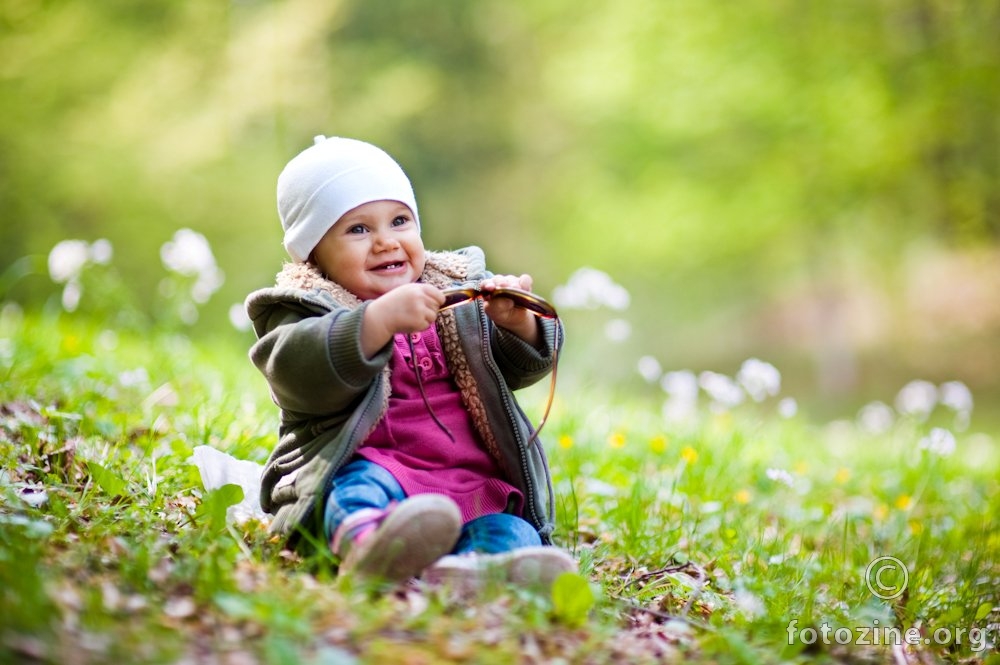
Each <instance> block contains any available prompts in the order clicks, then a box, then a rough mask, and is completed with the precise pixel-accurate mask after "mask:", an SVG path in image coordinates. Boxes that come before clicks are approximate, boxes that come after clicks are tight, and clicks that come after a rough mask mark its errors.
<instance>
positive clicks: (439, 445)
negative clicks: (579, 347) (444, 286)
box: [358, 326, 524, 522]
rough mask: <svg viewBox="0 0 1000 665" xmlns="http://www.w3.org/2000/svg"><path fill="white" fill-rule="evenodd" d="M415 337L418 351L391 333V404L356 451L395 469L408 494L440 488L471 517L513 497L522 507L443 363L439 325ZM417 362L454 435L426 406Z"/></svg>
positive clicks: (430, 395)
mask: <svg viewBox="0 0 1000 665" xmlns="http://www.w3.org/2000/svg"><path fill="white" fill-rule="evenodd" d="M410 338H411V339H412V340H413V347H414V350H415V351H416V358H411V357H410V348H409V345H408V344H407V342H406V335H404V334H399V335H396V336H395V338H394V340H393V342H394V346H393V353H392V360H391V361H390V363H391V371H392V394H391V395H390V396H389V410H388V412H387V413H386V414H385V416H384V417H383V418H382V420H380V421H379V423H378V424H377V425H376V426H375V430H374V431H372V433H371V434H370V435H369V436H368V438H367V439H366V440H365V442H364V443H363V444H362V445H361V447H360V448H359V449H358V455H359V456H361V457H363V458H365V459H367V460H369V461H371V462H374V463H375V464H378V465H379V466H381V467H382V468H384V469H385V470H387V471H388V472H389V473H391V474H392V475H393V477H394V478H395V479H396V480H397V481H398V482H399V484H400V486H401V487H402V488H403V491H404V492H406V495H407V496H413V495H414V494H425V493H437V494H444V495H445V496H448V497H450V498H452V499H454V501H455V503H457V504H458V507H459V509H460V510H461V511H462V519H463V520H464V521H466V522H468V521H470V520H473V519H475V518H477V517H480V516H482V515H487V514H489V513H500V512H504V511H505V510H506V508H507V505H508V502H509V501H510V500H511V499H513V501H514V506H515V508H516V512H517V514H520V512H521V508H522V505H523V501H524V497H523V496H522V495H521V492H520V491H518V490H517V488H515V487H514V486H512V485H511V484H509V483H507V482H506V481H504V480H503V479H502V478H503V474H502V472H501V471H500V466H499V464H498V463H497V461H496V460H495V459H494V458H493V456H492V455H490V454H489V453H488V452H487V451H486V448H485V447H484V446H483V444H482V439H481V438H480V436H479V433H478V432H477V431H476V428H475V426H474V425H473V424H472V418H471V416H470V415H469V412H468V411H467V410H466V409H465V405H464V404H463V403H462V396H461V394H460V393H459V390H458V386H457V385H456V384H455V381H454V379H453V378H452V376H451V373H450V372H449V371H448V367H447V365H446V364H445V359H444V352H443V350H442V348H441V342H440V340H439V339H438V336H437V331H436V329H435V326H431V327H430V328H428V329H427V330H425V331H424V332H422V333H413V334H412V335H410ZM414 367H417V368H419V371H420V378H421V379H422V381H423V385H424V392H425V394H426V395H427V402H428V403H429V404H430V405H431V407H432V408H433V409H434V413H435V415H437V417H438V419H439V420H440V421H441V422H442V423H444V424H445V425H446V426H447V427H448V429H449V430H451V433H452V434H453V435H454V437H455V440H454V441H452V440H451V439H450V438H448V435H447V434H446V433H445V432H444V431H443V430H442V429H441V428H440V427H438V425H437V423H435V422H434V419H433V418H432V417H431V415H430V413H428V411H427V405H426V404H424V401H423V399H422V398H421V396H420V389H419V388H418V386H417V379H416V372H415V371H414Z"/></svg>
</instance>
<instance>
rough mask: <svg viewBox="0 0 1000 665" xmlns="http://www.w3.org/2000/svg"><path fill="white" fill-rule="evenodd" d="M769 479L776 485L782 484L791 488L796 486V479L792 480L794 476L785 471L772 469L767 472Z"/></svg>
mask: <svg viewBox="0 0 1000 665" xmlns="http://www.w3.org/2000/svg"><path fill="white" fill-rule="evenodd" d="M765 473H766V474H767V477H768V478H769V479H770V480H773V481H774V482H776V483H781V484H783V485H787V486H788V487H791V486H792V485H794V484H795V479H793V478H792V474H790V473H788V472H787V471H785V470H784V469H777V468H770V469H768V470H767V471H766V472H765Z"/></svg>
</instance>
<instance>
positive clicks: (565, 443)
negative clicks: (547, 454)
mask: <svg viewBox="0 0 1000 665" xmlns="http://www.w3.org/2000/svg"><path fill="white" fill-rule="evenodd" d="M559 447H560V448H565V449H569V448H572V447H573V437H571V436H570V435H569V434H563V435H562V436H560V437H559Z"/></svg>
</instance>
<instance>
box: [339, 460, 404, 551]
mask: <svg viewBox="0 0 1000 665" xmlns="http://www.w3.org/2000/svg"><path fill="white" fill-rule="evenodd" d="M405 498H406V494H404V493H403V488H402V487H400V486H399V483H398V482H397V481H396V479H395V478H393V477H392V474H391V473H389V472H388V471H386V470H385V469H383V468H382V467H380V466H379V465H378V464H375V463H374V462H369V461H368V460H366V459H356V460H354V461H353V462H351V463H350V464H347V465H345V466H344V467H342V468H341V469H340V470H339V471H337V473H336V474H334V476H333V478H332V479H331V481H330V488H329V489H328V493H327V496H326V508H325V510H324V513H323V526H324V530H325V532H326V534H325V535H326V539H327V541H328V542H329V540H330V539H331V538H332V537H333V534H334V533H336V531H337V527H338V526H340V523H341V522H343V521H344V518H345V517H347V516H348V515H350V514H351V513H354V512H357V511H359V510H363V509H365V508H376V509H380V510H381V509H384V508H386V507H387V506H388V505H389V504H390V503H392V502H393V501H397V502H398V501H402V500H403V499H405Z"/></svg>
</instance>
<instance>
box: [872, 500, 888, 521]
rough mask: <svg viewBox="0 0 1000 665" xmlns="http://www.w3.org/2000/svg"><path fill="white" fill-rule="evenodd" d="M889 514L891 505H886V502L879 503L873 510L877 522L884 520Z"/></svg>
mask: <svg viewBox="0 0 1000 665" xmlns="http://www.w3.org/2000/svg"><path fill="white" fill-rule="evenodd" d="M888 514H889V507H888V506H886V505H885V504H884V503H880V504H878V505H877V506H875V510H873V511H872V517H874V518H875V521H877V522H881V521H882V520H884V519H885V518H886V516H887V515H888Z"/></svg>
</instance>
